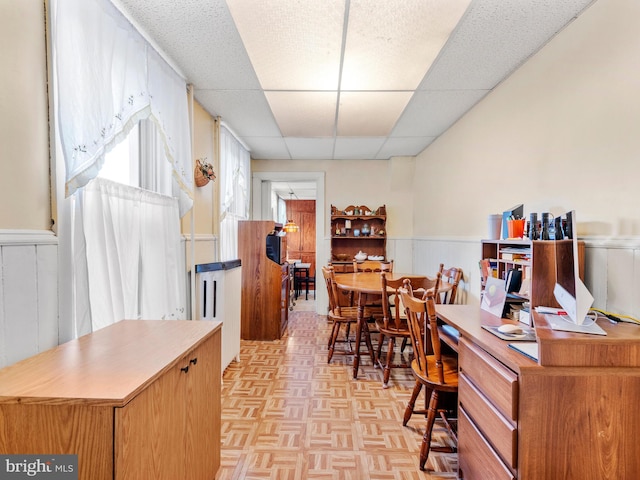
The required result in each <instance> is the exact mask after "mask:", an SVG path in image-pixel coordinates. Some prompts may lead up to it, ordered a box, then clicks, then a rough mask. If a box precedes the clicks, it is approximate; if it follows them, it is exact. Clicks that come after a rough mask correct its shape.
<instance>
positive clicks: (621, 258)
mask: <svg viewBox="0 0 640 480" xmlns="http://www.w3.org/2000/svg"><path fill="white" fill-rule="evenodd" d="M581 240H584V242H585V247H586V248H585V284H586V286H587V288H588V289H589V291H590V292H591V294H592V295H593V297H594V303H593V306H594V307H596V308H600V309H603V310H607V311H610V312H615V313H618V314H621V315H631V316H633V317H636V318H640V238H637V237H633V238H624V239H621V238H619V239H614V240H612V239H602V238H592V237H589V238H581ZM403 248H404V247H403ZM480 256H481V244H480V239H469V238H442V237H438V238H418V239H414V241H413V271H414V272H416V273H426V274H433V273H435V272H436V271H437V269H438V266H439V265H440V263H444V264H445V266H458V267H461V268H462V269H463V270H464V285H463V287H462V294H461V291H460V290H459V291H458V298H457V300H456V303H466V304H473V303H476V304H478V303H479V301H480V271H479V268H478V261H479V260H480Z"/></svg>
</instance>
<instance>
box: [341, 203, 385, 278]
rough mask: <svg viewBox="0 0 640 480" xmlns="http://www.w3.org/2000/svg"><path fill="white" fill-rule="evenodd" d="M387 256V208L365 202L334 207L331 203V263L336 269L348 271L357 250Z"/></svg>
mask: <svg viewBox="0 0 640 480" xmlns="http://www.w3.org/2000/svg"><path fill="white" fill-rule="evenodd" d="M360 251H362V252H365V253H366V254H367V255H369V256H376V257H382V259H383V260H386V259H387V208H386V205H382V206H381V207H378V208H377V209H375V210H372V209H370V208H369V207H367V206H365V205H349V206H348V207H346V208H344V209H338V208H337V207H335V206H333V205H331V264H332V265H333V266H334V268H335V269H336V271H337V272H350V271H352V266H353V260H354V256H355V255H356V254H357V253H358V252H360Z"/></svg>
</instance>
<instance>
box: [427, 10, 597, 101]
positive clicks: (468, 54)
mask: <svg viewBox="0 0 640 480" xmlns="http://www.w3.org/2000/svg"><path fill="white" fill-rule="evenodd" d="M592 2H593V0H566V1H565V0H562V1H558V0H526V1H524V0H475V1H474V2H473V3H472V4H471V6H470V7H469V11H468V12H467V14H466V15H465V16H464V17H463V18H462V20H461V21H460V24H459V25H458V27H457V29H456V31H455V34H454V35H452V36H451V39H450V40H449V42H448V43H447V44H446V45H445V47H444V49H443V51H442V52H441V54H440V56H439V57H438V59H437V60H436V62H435V63H434V65H433V68H432V69H431V70H430V71H429V73H428V74H427V76H426V77H425V79H424V81H423V82H422V84H421V85H420V89H423V90H434V89H443V90H451V89H481V90H490V89H492V88H493V87H495V86H496V85H497V84H498V83H499V82H500V81H502V79H504V78H505V77H506V76H508V75H509V74H510V73H511V72H513V71H514V70H515V69H516V68H517V67H518V66H520V65H521V64H522V63H524V61H525V60H526V59H527V58H529V57H530V56H531V55H533V54H534V53H535V52H537V51H538V50H539V49H540V47H542V46H543V45H544V44H545V43H547V42H548V41H549V39H550V38H551V37H553V36H554V35H555V34H556V33H557V32H558V31H560V30H561V29H562V28H563V27H564V26H565V25H566V24H567V23H568V22H570V21H571V20H572V19H573V17H574V16H575V15H577V13H579V12H580V11H582V10H583V9H584V8H585V7H586V6H588V5H589V4H590V3H592Z"/></svg>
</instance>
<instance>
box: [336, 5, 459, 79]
mask: <svg viewBox="0 0 640 480" xmlns="http://www.w3.org/2000/svg"><path fill="white" fill-rule="evenodd" d="M469 1H470V0H452V1H447V2H443V1H441V0H407V1H403V2H390V1H388V0H352V1H351V2H350V10H349V28H348V31H347V41H346V49H345V55H344V68H343V71H342V82H341V88H342V89H343V90H415V88H416V87H417V86H418V84H419V83H420V81H421V80H422V78H423V77H424V75H425V73H426V72H427V69H428V68H429V66H430V65H431V62H433V60H434V59H435V58H436V56H437V55H438V52H439V51H440V49H441V48H442V46H443V45H444V44H445V42H446V41H447V39H448V38H449V35H450V33H451V31H452V30H453V28H454V27H455V25H456V24H457V23H458V20H459V19H460V17H461V16H462V14H463V13H464V11H465V10H466V8H467V6H468V4H469Z"/></svg>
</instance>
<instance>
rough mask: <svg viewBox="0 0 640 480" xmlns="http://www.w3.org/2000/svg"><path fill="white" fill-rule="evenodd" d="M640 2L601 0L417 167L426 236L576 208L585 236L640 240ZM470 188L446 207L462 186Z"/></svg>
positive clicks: (469, 231)
mask: <svg viewBox="0 0 640 480" xmlns="http://www.w3.org/2000/svg"><path fill="white" fill-rule="evenodd" d="M638 18H640V2H638V1H637V0H599V1H598V2H597V3H596V4H594V5H593V6H592V7H591V8H590V9H589V10H587V11H586V12H585V13H584V14H583V15H582V16H581V17H579V18H578V19H577V20H576V21H575V22H574V23H572V24H571V25H569V26H568V27H567V28H566V29H565V30H564V31H562V32H561V33H560V34H559V35H558V36H557V37H556V38H555V39H553V40H552V41H551V42H550V43H549V44H548V45H546V46H545V47H544V48H543V49H542V50H541V51H540V52H538V54H537V55H535V56H534V57H533V58H532V59H530V61H528V62H527V63H526V64H525V65H524V66H523V67H521V68H520V69H519V70H518V71H517V72H515V73H514V74H513V75H512V76H511V77H510V78H509V79H507V80H506V81H505V82H504V83H503V84H502V85H500V86H499V87H498V88H496V89H495V90H494V91H493V92H492V93H491V94H490V95H488V96H487V97H486V98H485V99H484V100H483V101H482V102H481V103H480V104H479V105H478V106H477V107H476V108H475V109H473V110H472V111H471V112H469V114H467V115H466V116H465V117H464V118H463V119H462V120H460V121H459V122H458V123H457V124H456V125H454V126H453V127H452V128H451V129H450V130H449V131H448V132H447V133H446V134H444V135H443V136H441V137H440V138H439V139H438V140H437V141H436V142H434V143H433V144H432V145H431V146H430V147H429V148H428V149H427V150H426V151H424V152H423V153H422V154H421V155H419V156H418V158H417V162H416V176H415V178H416V183H415V185H414V191H415V195H416V199H415V203H416V204H421V205H434V206H436V208H431V209H428V208H425V209H420V210H419V212H418V214H417V215H416V223H415V234H416V236H438V235H449V236H451V235H453V236H457V235H459V236H466V235H471V236H478V237H482V236H486V234H487V221H486V218H487V215H488V214H490V213H499V212H501V211H502V210H505V209H507V208H509V207H511V206H513V205H515V204H518V203H524V205H525V212H531V211H534V212H535V211H537V212H542V211H551V212H552V213H554V214H559V213H562V212H564V211H566V210H569V209H575V210H576V214H577V218H578V222H579V225H578V233H579V234H580V235H581V236H586V235H589V236H591V235H603V236H631V235H633V236H637V235H640V211H639V210H638V204H640V188H639V186H640V131H639V127H640V61H639V60H640V53H639V52H640V29H639V28H638ZM452 186H455V190H456V191H457V192H458V194H457V195H455V196H454V199H455V201H453V202H449V201H447V202H446V203H445V202H444V199H445V198H447V197H448V192H450V191H451V190H450V188H451V187H452Z"/></svg>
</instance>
